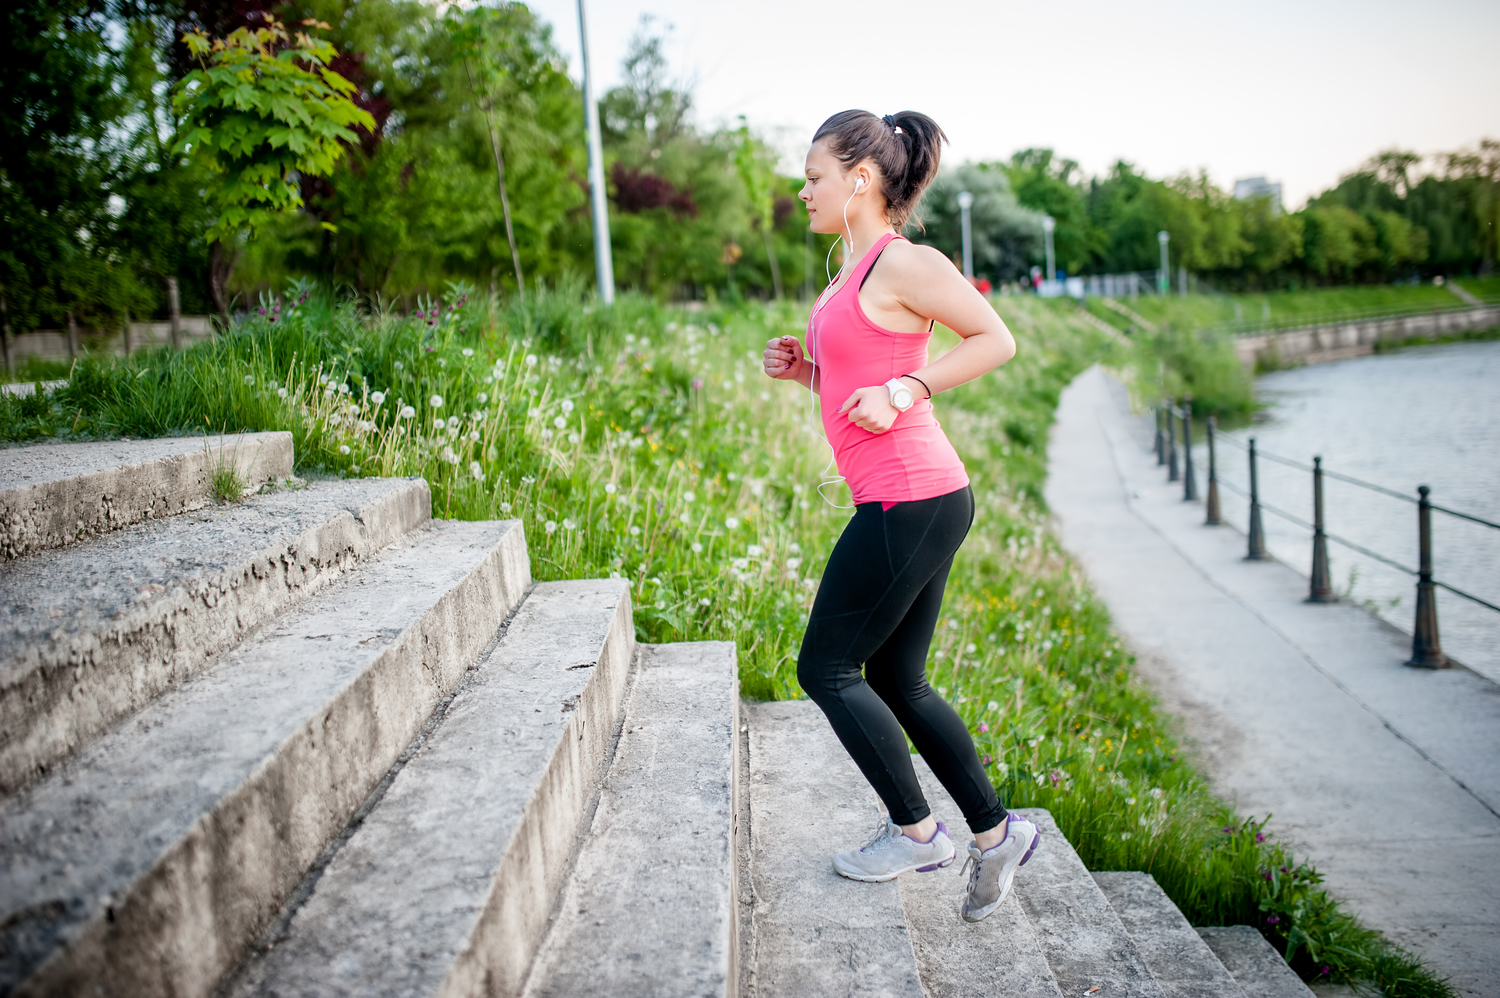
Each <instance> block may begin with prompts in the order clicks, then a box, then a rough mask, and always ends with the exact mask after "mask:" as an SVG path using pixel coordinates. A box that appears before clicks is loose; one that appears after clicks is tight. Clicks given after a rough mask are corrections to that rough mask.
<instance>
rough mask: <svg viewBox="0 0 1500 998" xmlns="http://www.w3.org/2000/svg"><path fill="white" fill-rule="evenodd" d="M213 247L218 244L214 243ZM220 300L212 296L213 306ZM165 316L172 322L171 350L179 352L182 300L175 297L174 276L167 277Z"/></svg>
mask: <svg viewBox="0 0 1500 998" xmlns="http://www.w3.org/2000/svg"><path fill="white" fill-rule="evenodd" d="M214 245H215V246H217V245H219V244H218V243H214ZM220 298H221V296H220V295H218V294H216V295H214V304H215V305H217V304H218V303H219V300H220ZM225 311H227V309H221V310H220V314H223V312H225ZM167 315H168V316H170V317H171V322H172V349H173V350H180V349H182V300H181V299H180V298H179V297H178V295H177V277H176V275H169V276H168V277H167Z"/></svg>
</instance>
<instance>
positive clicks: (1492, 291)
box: [1454, 274, 1500, 302]
mask: <svg viewBox="0 0 1500 998" xmlns="http://www.w3.org/2000/svg"><path fill="white" fill-rule="evenodd" d="M1454 283H1455V284H1457V285H1458V286H1459V287H1461V288H1463V289H1464V290H1465V291H1467V292H1469V294H1471V295H1474V296H1475V297H1478V298H1483V299H1484V300H1485V301H1487V302H1496V301H1500V274H1492V275H1490V276H1488V277H1462V278H1459V279H1458V280H1457V281H1455V282H1454Z"/></svg>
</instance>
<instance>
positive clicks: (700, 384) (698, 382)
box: [693, 378, 703, 391]
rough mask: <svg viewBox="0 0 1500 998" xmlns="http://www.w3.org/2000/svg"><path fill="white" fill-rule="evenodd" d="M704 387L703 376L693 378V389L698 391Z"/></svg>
mask: <svg viewBox="0 0 1500 998" xmlns="http://www.w3.org/2000/svg"><path fill="white" fill-rule="evenodd" d="M702 387H703V379H702V378H694V379H693V391H698V390H699V389H701V388H702Z"/></svg>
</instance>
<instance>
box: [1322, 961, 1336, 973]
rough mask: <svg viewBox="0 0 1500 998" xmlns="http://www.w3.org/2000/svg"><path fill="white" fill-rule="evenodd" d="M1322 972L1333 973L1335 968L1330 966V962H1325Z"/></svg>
mask: <svg viewBox="0 0 1500 998" xmlns="http://www.w3.org/2000/svg"><path fill="white" fill-rule="evenodd" d="M1321 972H1322V973H1324V974H1331V973H1333V968H1332V967H1330V966H1328V964H1326V963H1325V964H1323V970H1322V971H1321Z"/></svg>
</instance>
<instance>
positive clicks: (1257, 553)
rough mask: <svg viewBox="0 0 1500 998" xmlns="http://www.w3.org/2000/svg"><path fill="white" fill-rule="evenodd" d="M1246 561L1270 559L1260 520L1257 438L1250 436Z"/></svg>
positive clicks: (1264, 532)
mask: <svg viewBox="0 0 1500 998" xmlns="http://www.w3.org/2000/svg"><path fill="white" fill-rule="evenodd" d="M1245 560H1246V561H1269V560H1270V556H1269V555H1267V554H1266V531H1265V528H1264V527H1263V526H1261V522H1260V479H1259V478H1257V477H1256V474H1255V438H1254V437H1251V438H1250V552H1249V553H1248V554H1247V555H1245Z"/></svg>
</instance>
